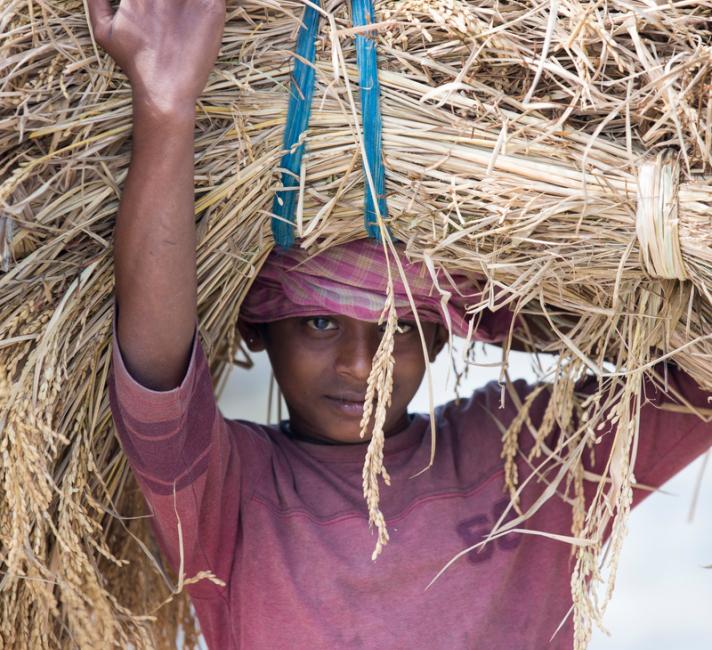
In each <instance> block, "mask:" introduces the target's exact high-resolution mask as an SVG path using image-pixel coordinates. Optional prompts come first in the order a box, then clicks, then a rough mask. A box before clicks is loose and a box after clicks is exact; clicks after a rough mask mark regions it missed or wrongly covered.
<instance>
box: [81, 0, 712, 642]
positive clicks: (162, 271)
mask: <svg viewBox="0 0 712 650" xmlns="http://www.w3.org/2000/svg"><path fill="white" fill-rule="evenodd" d="M88 4H89V7H90V10H91V16H90V17H91V20H92V26H93V29H94V34H95V37H96V39H97V41H98V42H99V43H100V45H102V46H103V47H104V48H105V49H106V50H107V51H108V52H109V53H110V54H111V55H112V56H113V58H114V59H115V60H116V61H117V62H118V63H119V64H120V65H121V67H122V69H123V70H124V72H125V73H126V74H127V76H128V77H129V79H130V81H131V84H132V88H133V93H134V94H133V100H134V101H133V103H134V140H133V152H132V162H131V168H130V171H129V174H128V177H127V180H126V183H125V187H124V192H123V196H122V200H121V206H120V210H119V215H118V217H117V225H116V234H115V261H116V308H115V314H114V315H115V320H114V339H113V364H112V370H111V375H110V398H111V406H112V412H113V415H114V418H115V421H116V425H117V431H118V433H119V436H120V438H121V441H122V444H123V447H124V450H125V452H126V454H127V456H128V458H129V461H130V463H131V466H132V468H133V470H134V472H135V474H136V477H137V479H138V481H139V484H140V486H141V489H142V491H143V493H144V495H145V497H146V499H147V500H148V502H149V503H150V505H151V508H152V510H153V512H154V514H155V516H154V519H153V524H154V531H155V533H156V536H157V538H158V541H159V543H160V545H161V548H162V550H163V552H164V553H165V555H166V556H167V558H168V560H169V562H170V563H171V564H172V566H173V567H174V569H176V570H178V569H179V562H180V560H181V558H182V560H183V562H184V565H183V571H184V575H185V576H186V577H191V576H194V575H196V574H198V573H199V572H201V571H210V572H212V573H213V574H214V575H215V576H216V577H217V578H218V579H219V580H220V581H222V583H223V584H217V583H215V582H212V581H209V580H201V581H199V582H197V583H195V584H192V585H189V586H188V587H187V589H188V591H189V593H190V596H191V598H192V600H193V603H194V605H195V609H196V612H197V614H198V617H199V620H200V623H201V627H202V630H203V632H204V634H205V637H206V640H207V642H208V645H209V647H210V648H218V649H221V650H222V649H229V648H249V649H250V650H253V649H259V648H270V649H274V648H324V649H326V648H329V649H332V648H340V647H345V648H377V647H381V648H428V649H437V648H448V649H450V648H456V649H457V648H485V649H490V648H506V649H514V648H516V649H539V648H557V649H561V650H563V649H568V648H571V646H572V629H571V627H572V626H571V619H570V618H569V619H568V621H567V623H566V624H565V625H564V626H563V628H562V629H561V630H560V631H559V632H558V634H557V635H556V636H555V637H554V640H553V641H552V642H551V643H549V640H550V638H551V637H552V635H553V634H554V632H555V630H556V628H557V626H558V624H559V622H560V621H561V620H562V619H563V618H564V616H565V615H566V613H567V611H568V610H569V607H570V604H571V598H570V592H569V587H570V585H569V581H570V572H571V555H570V549H569V547H568V546H567V545H566V544H562V543H561V542H557V541H554V540H552V539H548V538H545V537H541V536H535V535H521V534H509V535H506V536H504V537H502V538H500V539H498V540H496V541H494V542H492V543H490V544H488V545H486V546H485V547H484V548H483V549H482V550H481V552H474V551H473V552H471V553H468V554H467V556H466V557H464V558H462V559H461V560H460V561H459V562H458V564H456V565H455V566H454V567H452V569H450V570H449V571H446V572H445V573H444V574H443V575H442V576H441V577H440V578H439V579H438V580H437V581H436V582H435V583H434V584H433V585H432V587H431V588H430V589H427V590H426V589H425V588H426V586H427V585H428V583H429V582H430V581H431V580H432V578H433V577H434V576H435V575H436V574H437V572H438V571H439V570H440V569H441V568H442V566H443V565H444V564H445V563H446V562H447V561H448V560H449V559H451V558H452V557H453V556H454V555H455V554H456V553H458V552H459V551H461V550H462V549H463V548H467V547H469V546H471V545H472V544H474V543H476V542H477V541H479V540H480V539H481V537H482V535H483V534H485V533H486V532H487V531H488V530H489V529H490V528H491V527H492V525H493V523H494V522H495V521H496V520H497V519H498V518H499V516H500V515H501V514H502V512H503V511H504V509H505V507H506V505H507V502H508V498H507V496H506V495H505V493H504V492H503V468H502V461H501V458H500V451H501V441H500V430H499V428H498V426H497V421H496V420H499V421H501V422H502V423H504V424H505V425H506V423H508V422H510V421H511V420H512V418H513V417H514V416H515V415H516V413H517V410H516V407H515V406H514V404H513V402H512V400H508V401H507V404H506V406H505V408H504V409H500V408H499V406H500V405H499V397H500V395H499V388H498V387H495V386H488V387H486V388H485V389H483V390H480V391H477V392H476V393H475V394H474V395H473V396H472V397H471V398H470V399H469V400H466V401H463V402H461V403H460V404H459V405H456V404H454V403H450V404H446V405H444V406H443V407H441V408H440V409H438V412H437V425H438V426H437V432H438V446H437V452H436V456H435V462H434V465H433V466H432V467H431V468H430V469H429V470H428V471H426V472H422V473H420V474H419V475H418V476H416V477H414V478H412V477H413V476H414V475H415V474H417V473H418V472H419V471H420V470H421V469H423V468H424V467H425V466H426V465H427V464H428V461H429V458H430V435H429V421H428V419H427V418H426V417H424V416H422V415H410V414H408V413H407V405H408V402H409V401H410V398H411V397H412V395H413V393H414V392H415V390H416V389H417V387H418V385H419V383H420V381H421V379H422V376H423V372H424V369H425V366H424V363H425V361H424V359H423V353H422V348H421V345H420V340H419V337H418V334H417V333H416V332H415V330H414V329H413V328H412V322H410V321H409V319H408V314H407V313H405V312H404V314H403V316H404V318H403V320H402V322H401V325H402V328H401V329H402V331H401V333H399V334H397V338H396V347H395V350H394V355H395V359H396V365H395V369H394V391H393V401H392V404H391V407H390V409H389V411H388V416H387V420H386V423H385V425H384V430H385V434H386V441H385V449H384V456H385V464H386V467H387V469H388V472H389V474H390V476H391V482H392V485H391V487H390V488H387V489H386V490H383V491H382V494H381V509H382V511H383V513H384V515H385V518H386V521H387V522H388V524H389V531H390V536H391V539H390V542H389V544H388V546H387V547H386V548H385V550H384V552H383V553H382V554H381V556H380V557H379V558H378V560H377V561H376V562H372V561H371V559H370V557H371V551H372V549H373V544H374V538H373V537H372V536H371V535H370V534H369V529H368V522H367V517H366V513H365V506H364V504H363V499H362V488H361V467H362V464H363V459H364V453H365V446H366V444H367V443H366V442H364V441H360V439H359V438H358V430H359V427H358V424H359V421H360V414H361V412H362V408H363V406H362V399H363V395H364V393H365V388H366V379H367V377H368V371H369V370H370V366H371V359H372V357H373V354H374V352H375V348H376V347H377V345H378V341H379V339H380V334H381V333H380V330H379V327H378V325H377V324H376V323H375V322H374V319H373V318H372V314H373V313H375V312H376V311H378V313H380V310H379V309H377V308H376V309H373V308H371V309H370V310H369V309H368V308H367V306H368V305H369V304H371V302H372V301H373V300H379V299H380V300H381V301H382V297H383V291H382V286H381V285H379V283H378V279H379V278H380V279H381V282H383V279H384V277H385V274H384V268H385V267H384V265H383V262H384V261H383V259H382V258H381V257H379V252H378V251H379V246H378V245H374V244H372V243H368V242H358V243H355V244H351V245H348V246H345V247H339V248H335V249H332V250H331V251H328V252H327V253H324V254H323V255H322V256H319V257H317V258H314V259H313V260H311V262H310V263H309V262H307V263H303V264H299V266H296V267H295V261H296V260H297V259H299V260H301V258H300V255H301V254H300V253H299V252H298V251H291V252H286V253H283V254H281V255H273V256H272V257H271V258H270V260H269V262H268V264H267V265H266V267H265V269H264V270H263V272H262V273H261V274H260V277H259V278H258V280H257V281H256V284H255V287H254V288H253V290H252V291H251V292H250V296H249V297H248V299H247V301H246V303H245V305H244V307H243V310H242V313H241V318H240V323H239V327H240V331H241V333H242V335H243V338H244V339H245V340H246V341H247V343H248V345H249V347H250V348H251V349H252V350H259V349H263V348H264V349H266V350H267V352H268V354H269V356H270V359H271V362H272V364H273V368H274V371H275V375H276V377H277V380H278V382H279V384H280V387H281V389H282V392H283V394H284V396H285V400H286V402H287V405H288V407H289V416H290V417H289V420H288V421H287V422H284V423H281V424H280V426H278V427H266V426H261V425H256V424H253V423H249V422H244V421H239V420H226V419H225V418H223V417H222V415H221V414H220V412H219V410H218V409H217V407H216V404H215V399H214V396H213V391H212V383H211V379H210V374H209V371H208V367H207V363H206V359H205V355H204V352H203V348H202V346H201V343H200V339H199V336H198V333H197V329H196V311H197V310H196V304H197V298H196V269H195V227H194V219H193V128H194V119H195V113H194V110H195V102H196V99H197V98H198V97H199V95H200V93H201V92H202V89H203V87H204V85H205V82H206V80H207V76H208V74H209V71H210V69H211V68H212V65H213V63H214V60H215V57H216V55H217V51H218V49H219V44H220V39H221V36H222V25H223V22H224V12H225V10H224V5H223V3H222V2H221V0H203V1H202V2H195V1H190V0H156V1H155V2H153V3H145V2H140V1H139V0H122V1H121V4H120V6H119V8H118V10H117V13H116V15H112V11H111V9H110V7H109V4H108V1H107V0H89V2H88ZM349 259H351V260H352V263H350V264H349V263H345V261H346V260H349ZM353 260H355V262H354V261H353ZM357 268H362V269H363V268H366V269H368V270H369V271H370V274H369V279H368V282H366V280H365V278H363V277H362V276H361V275H358V274H357V273H356V269H357ZM287 273H288V275H287ZM424 277H427V274H423V273H421V271H420V270H419V269H418V266H417V265H413V267H412V268H410V271H409V278H410V279H412V280H413V282H414V283H416V284H417V279H418V278H420V279H421V280H422V279H423V278H424ZM374 278H375V279H376V280H375V281H373V279H374ZM325 281H326V282H325ZM332 283H333V284H332ZM300 288H301V289H303V291H301V292H298V291H297V290H298V289H300ZM329 289H332V291H331V292H330V291H329ZM295 291H297V293H295ZM429 293H430V292H429V289H428V286H427V283H424V284H423V287H422V290H420V291H419V292H418V295H417V296H416V305H417V306H418V313H419V316H420V317H421V319H422V320H423V321H424V323H423V328H424V334H425V340H426V342H427V346H428V350H427V352H428V357H429V359H430V360H432V359H434V358H435V356H436V355H437V353H438V352H439V351H440V349H441V348H442V346H443V344H444V342H445V337H444V330H443V328H442V327H441V323H442V322H443V319H444V316H445V314H444V313H443V312H442V311H441V310H440V308H439V302H438V301H436V303H437V304H436V305H431V304H428V301H427V300H426V297H427V296H428V295H429ZM325 296H326V297H325ZM345 298H346V299H345ZM401 299H402V296H401ZM354 302H356V303H358V305H359V308H358V309H356V310H355V311H354ZM381 304H382V302H381ZM364 305H366V307H364ZM421 309H422V313H421ZM462 309H463V305H458V304H457V303H456V302H453V303H452V304H451V305H450V306H449V310H450V312H449V316H450V319H451V321H452V323H453V327H454V329H455V331H457V327H458V325H457V324H458V322H460V319H462V318H463V316H464V315H463V313H462ZM406 311H407V310H406ZM463 322H464V321H463ZM486 325H487V323H485V324H483V325H482V326H481V328H480V330H478V331H479V332H480V334H482V333H483V332H486V334H485V337H489V338H491V339H493V340H494V339H496V338H497V337H498V334H499V333H500V330H499V327H500V326H501V322H500V323H499V324H498V321H497V320H496V319H494V318H492V319H491V322H490V323H489V325H490V327H491V329H490V330H489V331H488V332H487V331H486V330H485V329H484V328H485V327H486ZM460 331H461V330H460ZM670 374H671V378H670V379H669V382H670V383H671V384H672V386H674V387H675V388H677V389H678V390H679V392H680V393H682V394H683V395H685V397H686V398H687V399H688V400H689V401H690V402H691V403H693V404H697V405H704V404H705V402H706V397H707V396H706V395H704V394H703V393H701V392H700V391H699V390H698V389H697V388H696V387H695V386H694V384H693V382H692V381H691V380H690V379H689V378H687V377H685V376H684V375H683V374H682V373H680V372H678V371H676V370H674V369H673V370H672V371H671V373H670ZM516 390H517V392H518V394H519V397H520V399H524V397H525V396H526V394H527V393H528V392H529V391H530V390H531V387H528V386H526V385H525V384H523V383H522V382H518V383H517V384H516ZM646 395H647V396H648V397H649V398H650V403H648V404H646V406H645V407H644V409H643V414H642V418H643V420H642V424H641V431H643V432H644V434H643V435H641V441H640V447H639V451H638V460H637V464H636V477H637V479H638V481H639V482H640V483H643V484H648V485H659V484H661V483H663V482H664V481H665V480H666V479H667V478H668V477H669V476H671V475H672V474H673V473H675V472H676V471H677V470H678V469H680V468H681V467H682V466H684V465H685V464H687V463H688V462H690V461H691V460H692V459H693V458H694V457H696V456H697V455H698V454H700V453H701V452H702V451H703V450H704V449H706V448H707V447H708V446H709V444H710V441H711V437H710V433H711V431H710V426H709V425H706V424H704V423H703V422H701V421H700V420H699V419H697V418H695V417H694V416H691V415H685V416H682V415H679V414H672V413H670V412H669V411H662V410H658V409H657V408H656V404H659V403H660V402H661V401H663V399H664V396H663V395H661V394H660V393H659V392H657V391H655V390H654V389H653V388H652V387H648V389H647V391H646ZM541 398H542V399H538V400H537V401H536V402H535V404H534V406H533V408H532V419H533V420H534V421H535V422H536V421H537V420H538V419H540V418H541V415H542V412H543V408H544V406H545V395H544V393H542V395H541ZM556 434H557V432H554V434H553V435H556ZM611 438H612V435H611V432H603V433H602V442H601V444H600V445H599V446H598V448H597V449H599V450H600V451H599V452H598V454H597V458H599V459H602V458H605V455H606V446H607V445H608V446H610V442H611ZM523 445H524V450H525V451H526V442H524V443H523ZM591 469H592V470H594V471H595V470H596V469H597V468H595V467H593V468H591ZM520 470H521V472H522V475H523V476H524V475H526V471H527V468H526V467H525V466H524V464H522V466H521V467H520ZM537 490H541V487H539V488H536V487H532V488H531V490H530V491H529V492H525V494H524V495H523V496H522V501H523V504H524V505H526V504H527V503H531V502H532V500H533V499H534V498H536V496H537ZM644 494H645V493H644V492H642V491H640V492H638V493H637V496H636V499H637V501H639V500H640V499H641V498H642V497H643V495H644ZM637 501H636V502H637ZM570 524H571V508H570V506H569V505H568V504H567V503H566V502H565V501H564V500H563V499H558V498H555V499H550V500H549V502H547V504H546V506H544V507H542V508H541V509H540V510H539V511H538V512H537V514H536V515H535V516H534V517H532V518H531V519H530V520H529V521H528V522H527V523H526V526H527V527H528V528H531V529H537V530H547V531H550V532H554V533H559V534H562V535H566V534H568V532H569V529H570ZM179 526H180V528H179ZM179 531H180V533H181V535H182V537H179Z"/></svg>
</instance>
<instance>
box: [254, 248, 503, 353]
mask: <svg viewBox="0 0 712 650" xmlns="http://www.w3.org/2000/svg"><path fill="white" fill-rule="evenodd" d="M396 250H397V251H398V255H399V259H400V261H401V264H402V266H403V271H404V274H405V277H406V279H407V282H408V286H409V288H410V291H411V295H412V297H413V302H414V303H415V306H416V309H417V311H418V316H419V318H420V319H421V320H423V321H430V322H437V323H441V324H442V325H443V326H445V327H448V323H449V324H450V329H451V331H452V333H453V334H454V335H456V336H467V335H468V331H469V328H470V321H472V324H473V329H472V338H473V339H475V340H480V341H487V342H498V341H502V340H503V339H504V338H505V337H506V336H507V333H508V331H509V327H510V325H511V322H512V314H511V312H510V311H508V310H506V309H500V310H498V311H496V312H493V311H491V310H490V309H488V308H479V309H477V310H476V313H471V314H468V313H466V308H467V306H468V305H470V306H472V307H477V306H478V305H480V304H481V303H482V302H483V296H482V292H481V287H480V286H479V285H478V283H477V281H476V280H474V279H473V278H471V277H467V276H465V275H448V276H446V275H445V274H444V273H443V272H442V270H438V271H437V272H436V275H435V277H436V278H437V285H436V284H435V282H433V276H432V275H431V273H430V271H429V270H428V268H427V266H426V265H425V264H424V263H423V262H409V261H408V260H407V258H406V256H405V254H404V253H403V251H402V247H400V246H399V245H396ZM389 258H390V259H389V260H387V259H386V255H385V253H384V250H383V244H380V243H378V242H375V241H374V240H371V239H359V240H356V241H352V242H349V243H347V244H341V245H338V246H332V247H331V248H328V249H326V250H325V251H323V252H321V253H319V254H317V255H311V256H310V255H309V254H308V253H306V252H305V251H304V250H301V249H298V248H290V249H286V250H285V249H278V248H275V249H274V250H273V251H272V252H271V253H270V255H269V257H268V258H267V260H266V261H265V263H264V265H263V267H262V269H261V270H260V272H259V274H258V276H257V278H256V279H255V281H254V283H253V285H252V287H251V288H250V290H249V292H248V294H247V296H246V298H245V300H244V302H243V304H242V307H241V310H240V318H241V319H243V320H244V321H247V322H253V323H266V322H270V321H275V320H280V319H283V318H290V317H293V316H325V315H328V314H340V315H342V316H349V317H351V318H356V319H359V320H365V321H373V322H377V321H378V319H379V318H380V316H381V314H382V312H383V308H384V306H385V301H386V291H387V286H388V267H387V264H388V263H390V267H391V275H392V277H393V285H394V291H395V307H396V312H397V314H398V317H399V318H406V317H411V318H412V317H413V313H412V309H411V305H410V301H409V300H408V295H407V293H406V290H405V287H404V285H403V280H402V278H401V275H400V272H399V270H398V267H397V265H396V263H395V261H394V260H393V259H392V258H393V256H392V254H390V255H389ZM448 294H449V295H448Z"/></svg>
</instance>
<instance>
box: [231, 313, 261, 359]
mask: <svg viewBox="0 0 712 650" xmlns="http://www.w3.org/2000/svg"><path fill="white" fill-rule="evenodd" d="M237 329H238V330H239V332H240V336H241V337H242V340H243V341H244V342H245V345H247V349H248V350H249V351H250V352H261V351H262V350H264V349H265V340H264V335H263V331H262V328H260V326H259V325H257V324H256V323H246V322H244V321H241V320H240V319H238V320H237Z"/></svg>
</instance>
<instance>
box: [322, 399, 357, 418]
mask: <svg viewBox="0 0 712 650" xmlns="http://www.w3.org/2000/svg"><path fill="white" fill-rule="evenodd" d="M326 398H327V399H328V400H329V401H330V402H332V403H333V404H334V407H335V408H336V409H337V410H338V411H339V412H341V413H343V414H344V415H357V416H359V417H360V416H361V414H362V413H363V403H364V398H363V397H361V398H359V397H358V396H356V395H342V396H335V395H327V396H326Z"/></svg>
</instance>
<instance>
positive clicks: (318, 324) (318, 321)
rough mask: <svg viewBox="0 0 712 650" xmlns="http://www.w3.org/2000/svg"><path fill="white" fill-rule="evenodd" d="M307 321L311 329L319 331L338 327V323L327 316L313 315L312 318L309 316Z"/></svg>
mask: <svg viewBox="0 0 712 650" xmlns="http://www.w3.org/2000/svg"><path fill="white" fill-rule="evenodd" d="M306 322H307V325H308V326H309V327H310V328H311V329H313V330H317V331H319V332H326V331H328V330H333V329H336V323H335V322H334V321H333V320H332V319H331V318H326V317H325V316H312V317H311V318H307V321H306Z"/></svg>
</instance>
